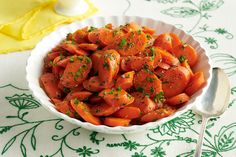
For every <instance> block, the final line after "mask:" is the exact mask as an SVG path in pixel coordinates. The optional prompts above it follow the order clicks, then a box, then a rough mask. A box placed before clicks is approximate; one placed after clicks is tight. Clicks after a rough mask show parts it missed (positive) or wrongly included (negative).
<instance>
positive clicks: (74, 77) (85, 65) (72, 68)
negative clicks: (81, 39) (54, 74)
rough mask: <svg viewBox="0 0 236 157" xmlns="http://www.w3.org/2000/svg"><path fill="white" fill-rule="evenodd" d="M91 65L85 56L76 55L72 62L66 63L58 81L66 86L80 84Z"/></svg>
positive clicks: (70, 86)
mask: <svg viewBox="0 0 236 157" xmlns="http://www.w3.org/2000/svg"><path fill="white" fill-rule="evenodd" d="M91 67H92V61H91V59H90V58H89V57H87V56H77V57H75V58H74V61H73V62H70V63H68V64H67V66H66V68H65V71H64V73H63V75H62V77H61V79H60V83H61V84H62V85H63V86H65V87H68V88H73V87H76V86H78V85H80V84H81V83H82V82H83V81H84V80H85V79H86V77H87V76H88V73H89V72H90V69H91Z"/></svg>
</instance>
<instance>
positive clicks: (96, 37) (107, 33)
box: [88, 28, 114, 46]
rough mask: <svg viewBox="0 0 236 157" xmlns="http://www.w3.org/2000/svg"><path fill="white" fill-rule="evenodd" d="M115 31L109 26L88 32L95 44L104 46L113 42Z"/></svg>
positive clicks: (90, 39) (89, 37)
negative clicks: (108, 27)
mask: <svg viewBox="0 0 236 157" xmlns="http://www.w3.org/2000/svg"><path fill="white" fill-rule="evenodd" d="M113 38H114V36H113V33H112V30H110V29H107V28H100V29H95V30H93V31H91V32H90V33H89V34H88V39H89V41H90V42H92V43H94V44H100V45H102V46H106V45H109V44H111V43H112V42H113Z"/></svg>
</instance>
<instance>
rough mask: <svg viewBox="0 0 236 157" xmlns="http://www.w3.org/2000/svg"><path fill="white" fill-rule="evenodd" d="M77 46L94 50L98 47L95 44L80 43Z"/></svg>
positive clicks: (86, 49)
mask: <svg viewBox="0 0 236 157" xmlns="http://www.w3.org/2000/svg"><path fill="white" fill-rule="evenodd" d="M78 47H79V48H81V49H83V50H85V51H96V50H97V48H98V45H97V44H89V43H82V44H79V45H78Z"/></svg>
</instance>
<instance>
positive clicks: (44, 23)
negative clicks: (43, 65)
mask: <svg viewBox="0 0 236 157" xmlns="http://www.w3.org/2000/svg"><path fill="white" fill-rule="evenodd" d="M85 1H86V2H87V3H88V5H89V9H88V10H87V12H86V13H84V14H83V15H79V16H74V17H67V16H62V15H59V14H57V13H56V12H55V11H54V5H55V3H56V0H17V1H15V0H8V1H6V0H0V54H1V53H8V52H14V51H21V50H27V49H32V48H33V47H34V46H35V45H36V44H37V42H39V41H40V40H41V39H42V38H43V37H44V36H45V35H46V34H48V33H49V32H51V31H52V30H54V29H55V28H56V27H57V26H59V25H61V24H65V23H70V22H73V21H75V20H82V19H84V18H86V17H88V16H90V15H92V14H93V13H95V12H96V11H97V9H96V8H95V7H94V5H93V4H92V3H91V2H90V1H89V0H85Z"/></svg>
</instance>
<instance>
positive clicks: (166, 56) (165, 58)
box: [157, 49, 179, 66]
mask: <svg viewBox="0 0 236 157" xmlns="http://www.w3.org/2000/svg"><path fill="white" fill-rule="evenodd" d="M157 50H158V51H159V52H160V54H161V57H162V62H163V63H166V64H169V65H174V66H176V65H179V60H178V58H176V57H175V56H173V55H172V54H170V53H169V52H167V51H165V50H162V49H157Z"/></svg>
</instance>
